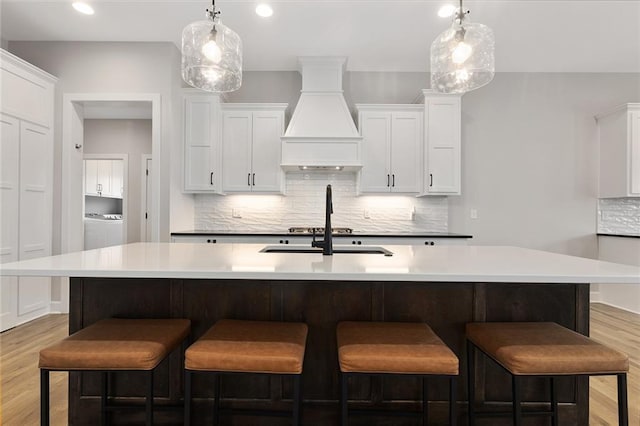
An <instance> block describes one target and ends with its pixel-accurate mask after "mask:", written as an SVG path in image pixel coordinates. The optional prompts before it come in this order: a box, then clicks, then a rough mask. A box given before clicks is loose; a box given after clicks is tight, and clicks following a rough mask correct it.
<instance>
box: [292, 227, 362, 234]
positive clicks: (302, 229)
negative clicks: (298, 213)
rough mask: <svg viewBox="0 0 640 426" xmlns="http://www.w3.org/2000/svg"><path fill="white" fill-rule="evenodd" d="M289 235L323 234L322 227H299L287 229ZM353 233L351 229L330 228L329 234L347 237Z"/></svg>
mask: <svg viewBox="0 0 640 426" xmlns="http://www.w3.org/2000/svg"><path fill="white" fill-rule="evenodd" d="M289 233H290V234H299V235H312V234H314V233H315V234H316V235H319V234H324V228H323V227H317V228H315V227H304V226H299V227H292V228H289ZM352 233H353V229H351V228H331V234H333V235H349V234H352Z"/></svg>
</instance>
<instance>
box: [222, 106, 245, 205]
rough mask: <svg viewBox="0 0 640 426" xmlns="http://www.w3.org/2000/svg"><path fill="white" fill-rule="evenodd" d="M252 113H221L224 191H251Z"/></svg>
mask: <svg viewBox="0 0 640 426" xmlns="http://www.w3.org/2000/svg"><path fill="white" fill-rule="evenodd" d="M251 140H252V114H251V112H249V111H225V112H223V113H222V188H223V190H224V192H247V191H251V178H252V176H251Z"/></svg>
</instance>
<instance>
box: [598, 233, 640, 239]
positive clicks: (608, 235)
mask: <svg viewBox="0 0 640 426" xmlns="http://www.w3.org/2000/svg"><path fill="white" fill-rule="evenodd" d="M597 235H598V236H599V237H621V238H640V235H632V234H626V235H624V234H601V233H598V234H597Z"/></svg>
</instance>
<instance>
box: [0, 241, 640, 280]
mask: <svg viewBox="0 0 640 426" xmlns="http://www.w3.org/2000/svg"><path fill="white" fill-rule="evenodd" d="M288 247H291V246H288ZM262 248H264V245H263V244H189V243H182V244H172V243H134V244H127V245H121V246H114V247H108V248H102V249H95V250H87V251H82V252H76V253H68V254H63V255H58V256H51V257H43V258H39V259H32V260H26V261H21V262H13V263H5V264H3V265H0V275H18V276H64V277H114V278H118V277H121V278H122V277H138V278H211V279H216V278H222V279H265V280H337V281H338V280H348V281H375V280H382V281H432V282H434V281H451V282H530V283H545V282H555V283H633V284H640V268H639V267H636V266H629V265H620V264H616V263H610V262H602V261H598V260H591V259H586V258H581V257H574V256H567V255H561V254H555V253H548V252H544V251H538V250H530V249H524V248H518V247H501V246H446V245H442V246H393V245H389V246H385V248H387V249H388V250H391V251H392V252H393V253H394V254H393V256H391V257H386V256H383V255H379V254H334V255H333V256H322V255H321V254H317V253H312V254H298V253H295V254H291V253H261V252H260V250H261V249H262Z"/></svg>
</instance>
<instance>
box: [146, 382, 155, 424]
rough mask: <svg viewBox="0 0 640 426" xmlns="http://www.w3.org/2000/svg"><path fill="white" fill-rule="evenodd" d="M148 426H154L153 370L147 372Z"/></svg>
mask: <svg viewBox="0 0 640 426" xmlns="http://www.w3.org/2000/svg"><path fill="white" fill-rule="evenodd" d="M146 412H147V421H146V423H147V426H153V370H151V371H149V372H147V401H146Z"/></svg>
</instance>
